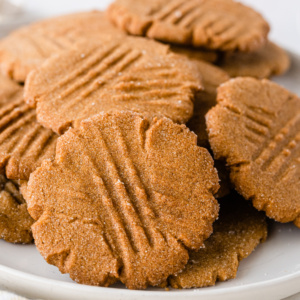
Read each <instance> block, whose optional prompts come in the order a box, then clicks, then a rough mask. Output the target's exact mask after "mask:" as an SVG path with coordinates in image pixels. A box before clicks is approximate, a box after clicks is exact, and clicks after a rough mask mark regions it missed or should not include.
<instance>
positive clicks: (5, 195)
mask: <svg viewBox="0 0 300 300" xmlns="http://www.w3.org/2000/svg"><path fill="white" fill-rule="evenodd" d="M32 224H33V219H32V218H31V217H30V215H29V213H28V211H27V205H26V203H25V200H24V198H23V196H22V195H21V193H20V191H19V185H18V183H17V182H15V181H12V180H8V179H7V178H6V176H5V175H4V173H3V172H2V174H0V239H4V240H5V241H7V242H10V243H23V244H28V243H31V242H32V241H33V237H32V232H31V225H32Z"/></svg>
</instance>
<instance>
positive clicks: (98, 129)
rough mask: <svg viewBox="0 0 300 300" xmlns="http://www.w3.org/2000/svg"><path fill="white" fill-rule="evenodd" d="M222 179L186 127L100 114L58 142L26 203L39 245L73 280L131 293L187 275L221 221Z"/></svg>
mask: <svg viewBox="0 0 300 300" xmlns="http://www.w3.org/2000/svg"><path fill="white" fill-rule="evenodd" d="M217 190H218V176H217V172H216V170H215V169H214V167H213V160H212V158H211V156H210V155H209V153H208V151H207V150H206V149H204V148H200V147H198V146H196V137H195V135H194V134H193V133H191V132H190V131H189V130H188V129H187V128H186V127H185V126H184V125H178V124H175V123H173V122H172V121H171V120H169V119H167V118H163V119H159V120H157V119H154V120H152V121H151V122H149V121H147V120H146V119H144V118H142V117H141V116H139V115H137V114H135V113H131V112H118V113H114V114H99V115H97V116H94V117H92V118H90V119H87V120H84V121H83V122H82V123H81V125H80V127H78V128H76V129H70V130H69V131H67V132H66V133H65V134H64V135H63V136H61V137H60V138H59V139H58V143H57V152H56V157H55V160H54V161H53V162H49V161H44V163H43V164H42V166H41V167H40V168H38V169H37V170H36V171H35V172H34V173H32V175H31V176H30V180H29V182H28V186H27V191H26V194H25V198H26V201H27V203H28V210H29V213H30V214H31V216H32V217H33V218H34V219H35V220H37V222H36V223H35V224H34V225H33V227H32V230H33V235H34V238H35V243H36V246H37V248H38V250H39V251H40V253H41V254H42V255H43V257H44V258H45V259H46V261H47V262H48V263H50V264H53V265H56V266H57V267H58V268H59V269H60V271H61V272H63V273H70V276H71V278H72V279H73V280H75V281H77V282H79V283H84V284H91V285H101V286H108V285H110V284H112V283H114V282H115V281H116V280H117V279H119V280H121V281H122V282H123V283H124V284H126V286H127V287H128V288H130V289H138V288H140V289H141V288H146V287H147V286H148V285H153V286H155V285H159V284H160V283H161V282H163V281H165V280H166V279H167V277H168V276H169V275H171V274H175V273H177V272H179V271H180V270H182V269H183V268H184V266H185V264H186V263H187V261H188V250H187V249H195V250H197V249H199V248H200V247H201V246H202V245H203V241H204V240H205V239H206V238H208V237H209V235H210V234H211V232H212V223H213V221H214V220H215V219H216V217H217V215H218V203H217V201H216V200H215V198H214V197H213V194H214V193H216V191H217Z"/></svg>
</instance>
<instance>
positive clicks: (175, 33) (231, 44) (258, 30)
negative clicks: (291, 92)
mask: <svg viewBox="0 0 300 300" xmlns="http://www.w3.org/2000/svg"><path fill="white" fill-rule="evenodd" d="M108 13H109V16H110V18H111V20H112V21H113V22H114V23H115V24H116V25H117V26H118V27H119V28H121V29H123V30H124V31H126V32H129V33H130V34H134V35H143V36H147V37H150V38H154V39H157V40H161V41H165V42H170V43H175V44H181V45H193V46H196V47H206V48H209V49H219V50H225V51H226V50H239V51H253V50H255V49H258V48H259V47H260V46H262V45H263V43H264V42H265V39H266V36H267V34H268V31H269V26H268V24H267V23H266V21H265V20H264V19H263V18H262V16H261V15H260V14H258V13H257V12H255V11H254V10H252V9H251V8H249V7H246V6H244V5H242V4H241V3H237V2H234V1H232V0H141V1H135V0H116V1H115V2H114V3H113V4H112V5H111V6H110V7H109V10H108ZM249 24H251V26H249Z"/></svg>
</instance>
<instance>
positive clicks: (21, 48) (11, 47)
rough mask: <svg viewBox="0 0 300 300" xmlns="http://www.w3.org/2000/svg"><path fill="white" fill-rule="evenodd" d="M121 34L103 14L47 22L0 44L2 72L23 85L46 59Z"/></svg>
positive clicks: (96, 12)
mask: <svg viewBox="0 0 300 300" xmlns="http://www.w3.org/2000/svg"><path fill="white" fill-rule="evenodd" d="M111 35H113V36H114V37H117V36H122V35H123V34H122V32H121V31H120V30H118V29H116V28H114V26H113V25H112V24H110V22H109V21H108V20H107V19H106V17H105V14H104V13H103V12H100V11H91V12H80V13H76V14H71V15H64V16H60V17H56V18H51V19H46V20H43V21H40V22H37V23H33V24H31V25H29V26H25V27H22V28H21V29H18V30H16V31H14V32H12V33H11V34H10V35H9V36H8V37H6V38H4V39H3V40H2V41H1V42H0V69H1V71H2V73H4V74H5V75H6V76H8V77H11V78H12V79H14V80H16V81H18V82H24V81H25V79H26V77H27V75H28V74H29V72H30V71H32V70H35V69H36V68H37V67H39V66H40V65H41V64H42V63H43V62H44V61H45V60H46V59H47V58H49V57H50V56H52V55H53V54H55V53H58V52H60V51H62V50H66V49H71V48H72V47H73V46H75V45H76V44H77V43H78V42H80V41H81V42H82V41H91V40H98V39H99V38H100V37H102V38H103V37H104V36H111Z"/></svg>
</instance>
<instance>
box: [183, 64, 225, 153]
mask: <svg viewBox="0 0 300 300" xmlns="http://www.w3.org/2000/svg"><path fill="white" fill-rule="evenodd" d="M193 62H194V64H195V66H197V68H198V70H199V71H200V73H201V76H202V84H203V91H201V92H199V93H198V94H197V96H196V99H195V102H194V115H193V117H192V118H191V119H190V121H189V122H188V123H187V127H188V128H189V129H190V130H192V131H194V132H195V133H196V135H197V137H198V145H199V146H201V147H206V148H208V147H209V143H208V136H207V131H206V124H205V115H206V113H207V112H208V111H209V110H210V109H211V108H212V107H213V106H215V105H216V104H217V100H216V98H217V88H218V86H219V85H221V84H222V83H224V82H225V81H227V80H229V76H228V74H227V73H226V72H224V71H223V70H222V69H220V68H218V67H216V66H213V65H212V64H209V63H206V62H204V61H202V62H201V61H195V60H194V61H193Z"/></svg>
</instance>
